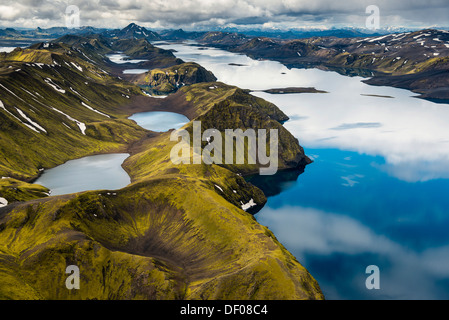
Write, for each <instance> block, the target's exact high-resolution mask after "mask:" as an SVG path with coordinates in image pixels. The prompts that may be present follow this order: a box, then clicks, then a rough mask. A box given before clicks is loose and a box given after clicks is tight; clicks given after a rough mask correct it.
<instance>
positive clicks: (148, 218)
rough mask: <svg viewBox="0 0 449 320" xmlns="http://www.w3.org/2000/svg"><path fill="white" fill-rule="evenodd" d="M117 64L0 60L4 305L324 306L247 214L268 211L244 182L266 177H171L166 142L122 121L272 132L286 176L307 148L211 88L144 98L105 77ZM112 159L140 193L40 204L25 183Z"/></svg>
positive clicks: (60, 54) (236, 94) (240, 97)
mask: <svg viewBox="0 0 449 320" xmlns="http://www.w3.org/2000/svg"><path fill="white" fill-rule="evenodd" d="M72 40H76V39H72ZM78 40H79V39H78ZM90 41H92V42H90ZM143 41H145V40H143ZM108 46H109V47H108ZM138 46H139V44H137V47H138ZM96 47H97V48H98V49H95V48H96ZM83 48H85V49H83ZM149 48H150V47H149ZM109 50H115V49H114V48H113V47H111V46H110V44H108V43H103V40H102V39H100V38H97V37H95V38H91V39H90V40H89V41H81V42H79V41H77V42H74V43H73V44H72V45H69V44H66V43H64V42H63V41H59V42H53V43H48V44H46V43H44V44H38V45H36V46H35V47H33V48H29V49H25V50H16V51H13V52H11V53H10V54H8V55H5V56H3V57H2V59H1V62H0V100H1V105H0V113H1V114H2V117H1V118H0V119H1V122H0V125H1V129H2V130H1V131H0V134H1V140H0V150H1V152H2V159H1V161H2V162H0V164H1V166H0V170H1V171H0V174H1V175H2V176H5V177H8V176H9V177H15V178H18V179H14V178H6V179H2V180H0V181H1V183H0V196H5V197H7V198H8V201H9V205H7V206H5V207H1V208H0V298H1V299H321V298H323V295H322V293H321V291H320V289H319V286H318V284H317V283H316V281H315V280H314V279H313V277H312V276H311V275H310V274H309V273H308V272H307V270H306V269H304V267H302V266H301V265H300V263H299V262H298V261H297V260H296V259H295V258H294V257H293V256H292V255H291V254H290V253H289V252H288V251H287V250H286V249H285V248H284V247H283V246H282V245H281V244H280V243H279V242H278V241H277V240H276V238H275V237H274V235H273V234H272V233H271V232H270V231H269V230H268V229H267V228H266V227H263V226H261V225H260V224H258V223H257V221H256V220H255V219H254V218H253V217H252V216H251V215H250V214H249V213H247V212H245V211H244V210H243V209H244V208H246V206H245V205H246V204H248V203H256V204H258V205H262V204H263V203H264V202H265V201H266V197H265V195H264V194H263V193H262V191H261V190H259V189H258V188H256V187H254V186H253V185H251V184H249V183H248V182H246V181H245V179H244V178H243V177H242V176H241V175H240V174H241V173H249V172H252V171H254V170H255V169H256V168H257V167H258V165H256V166H255V167H251V168H249V167H246V166H240V167H239V166H236V167H233V166H226V167H224V166H218V165H206V164H198V165H188V164H180V165H175V164H173V163H172V162H171V161H170V150H172V148H173V146H174V145H175V144H176V143H177V142H175V141H171V140H170V134H171V132H167V133H162V134H156V133H151V132H149V131H147V130H144V129H142V128H140V127H138V126H137V125H136V124H135V123H134V122H132V121H130V120H127V119H126V117H127V116H129V115H130V114H131V113H132V112H134V111H136V110H138V111H144V110H148V111H149V110H155V109H157V108H161V109H164V110H166V111H178V112H181V113H184V114H186V115H188V117H189V118H190V119H191V120H201V121H203V122H204V124H205V126H204V128H206V127H207V126H211V127H214V128H221V127H220V126H222V125H226V126H229V127H228V128H234V129H237V128H243V129H244V128H249V127H254V128H277V129H278V130H279V131H280V132H281V134H280V141H281V142H280V144H281V145H282V146H283V147H282V148H281V150H282V152H281V158H282V164H283V166H284V167H285V168H286V167H296V166H304V165H305V163H306V162H304V161H306V159H307V157H306V156H305V155H304V153H303V150H302V148H301V147H300V146H299V144H298V142H297V140H296V139H294V138H293V137H292V136H291V135H290V134H289V133H288V131H286V130H285V129H284V128H283V127H282V125H281V124H280V121H284V120H286V119H287V117H286V116H285V114H283V113H282V111H280V110H279V109H278V108H277V107H276V106H274V105H273V104H270V103H268V102H266V101H264V100H263V99H260V98H256V97H253V96H251V95H250V94H249V93H248V92H247V91H245V90H241V89H239V88H236V87H231V86H226V85H224V84H221V83H217V82H208V83H200V84H194V85H190V86H185V87H183V88H181V89H180V90H178V92H177V93H175V94H173V95H170V96H169V97H168V98H166V99H164V100H161V99H154V98H150V97H147V96H145V95H144V94H143V93H142V90H141V89H140V88H139V87H137V86H134V85H132V84H131V83H129V82H126V81H122V80H120V79H119V78H117V76H114V75H113V73H112V72H110V71H109V69H106V67H107V66H108V64H109V62H108V61H107V59H104V60H103V61H104V64H103V62H101V56H104V55H105V54H106V53H107V52H110V51H109ZM137 51H139V50H137ZM103 67H104V68H103ZM162 101H163V102H162ZM177 102H179V103H177ZM222 121H223V122H222ZM190 125H191V123H190V124H187V125H186V128H187V129H188V128H189V126H190ZM118 150H120V151H127V152H129V153H131V157H130V158H128V159H127V160H126V161H125V163H124V164H123V167H124V168H125V170H126V171H127V172H128V173H129V175H130V177H131V179H132V184H131V185H129V186H128V187H126V188H123V189H121V190H114V191H112V190H97V191H90V192H83V193H78V194H72V195H64V196H57V197H46V196H47V195H48V190H47V189H45V188H40V187H38V186H34V188H33V186H32V185H29V184H27V183H25V182H24V181H26V180H28V179H32V178H33V177H35V176H36V175H37V174H38V173H39V171H40V169H42V168H43V167H44V168H49V167H52V166H56V165H58V164H60V163H62V162H64V161H66V160H69V159H73V158H77V157H80V156H83V155H89V154H95V153H104V152H112V151H118ZM284 167H282V168H284ZM239 173H240V174H239ZM19 180H20V181H19ZM41 196H42V197H44V196H45V198H41ZM30 199H32V200H30ZM26 200H29V201H26ZM68 265H77V266H78V267H79V268H80V275H81V288H80V289H79V290H68V289H67V288H66V286H65V279H66V277H67V274H66V273H65V269H66V267H67V266H68Z"/></svg>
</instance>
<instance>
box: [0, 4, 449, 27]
mask: <svg viewBox="0 0 449 320" xmlns="http://www.w3.org/2000/svg"><path fill="white" fill-rule="evenodd" d="M69 5H75V6H77V7H78V8H79V17H80V24H81V25H86V26H87V25H89V26H94V27H106V28H122V27H124V26H126V25H128V24H129V23H130V22H136V23H138V24H139V25H142V26H145V27H147V28H153V29H158V28H183V29H186V30H207V29H214V28H217V27H220V28H225V27H236V28H241V29H245V28H247V29H248V28H264V29H272V28H278V29H292V28H324V29H327V28H332V27H337V28H338V27H349V26H351V27H361V28H363V27H365V25H366V23H365V22H366V19H367V17H368V16H369V14H367V13H366V8H367V6H369V5H376V6H377V7H378V8H379V11H380V16H379V18H380V20H379V21H380V28H382V29H387V28H391V27H414V28H425V27H447V26H448V25H449V22H448V17H449V1H448V0H427V1H423V0H345V1H336V0H313V1H311V0H202V1H200V0H182V1H181V0H176V1H172V0H93V1H92V0H66V1H62V0H0V26H1V27H15V28H18V27H25V28H36V27H38V26H39V27H54V26H65V24H66V8H67V7H68V6H69Z"/></svg>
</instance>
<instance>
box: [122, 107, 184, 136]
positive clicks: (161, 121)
mask: <svg viewBox="0 0 449 320" xmlns="http://www.w3.org/2000/svg"><path fill="white" fill-rule="evenodd" d="M128 119H131V120H134V121H135V122H136V123H137V124H138V125H139V126H141V127H142V128H145V129H147V130H151V131H156V132H165V131H168V130H170V129H179V128H181V127H182V126H184V125H185V124H186V123H188V122H190V120H189V118H187V117H186V116H184V115H182V114H179V113H175V112H165V111H150V112H139V113H135V114H133V115H132V116H131V117H129V118H128Z"/></svg>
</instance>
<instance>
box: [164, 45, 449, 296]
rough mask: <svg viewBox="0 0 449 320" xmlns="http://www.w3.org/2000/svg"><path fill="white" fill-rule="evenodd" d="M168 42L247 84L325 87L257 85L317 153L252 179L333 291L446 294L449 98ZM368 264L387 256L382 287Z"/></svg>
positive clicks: (275, 225) (280, 230) (381, 263)
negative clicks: (290, 90) (297, 165)
mask: <svg viewBox="0 0 449 320" xmlns="http://www.w3.org/2000/svg"><path fill="white" fill-rule="evenodd" d="M192 44H193V45H192ZM156 45H158V44H157V43H156ZM160 46H161V47H162V48H164V49H175V50H176V52H174V54H175V55H176V56H177V57H179V58H181V59H183V60H184V61H195V62H197V63H199V64H201V65H203V66H204V67H205V68H207V69H209V70H211V71H212V72H213V73H214V74H215V76H216V77H217V78H218V80H219V81H222V82H224V83H227V84H231V85H237V86H239V87H241V88H247V89H252V90H264V89H271V88H284V87H292V86H294V87H315V88H317V89H320V90H325V91H327V92H328V93H325V94H309V93H304V94H268V93H264V92H253V94H254V95H256V96H259V97H262V98H264V99H266V100H268V101H271V102H273V103H275V104H276V105H277V106H278V107H279V108H280V109H282V110H283V111H284V112H285V113H286V114H287V115H288V116H289V117H290V120H289V121H288V122H286V123H285V124H284V126H285V127H286V128H287V129H288V130H289V131H290V132H292V134H293V135H294V136H295V137H297V138H298V139H299V142H300V144H301V145H302V146H303V147H304V149H305V152H306V154H307V155H309V156H310V157H311V158H313V159H314V162H313V163H312V164H311V165H309V166H307V167H306V169H305V172H304V173H302V174H301V175H299V176H298V173H297V174H291V173H289V172H287V173H285V172H284V173H282V172H280V173H278V174H277V175H276V176H273V177H265V178H264V179H265V180H264V179H261V180H260V181H257V180H254V181H252V182H253V183H254V184H256V185H258V183H259V186H261V188H263V189H264V191H265V192H266V194H268V195H269V197H268V202H267V204H266V205H265V207H264V208H263V209H262V210H261V211H260V212H259V213H257V215H256V219H257V220H258V221H259V222H260V223H261V224H263V225H266V226H268V227H269V228H270V229H271V230H272V231H273V232H274V234H275V235H276V237H277V238H278V239H279V240H280V242H281V243H282V244H283V245H284V246H285V247H286V248H287V249H288V250H289V251H290V252H291V253H292V254H293V255H295V256H296V257H297V259H298V260H299V261H300V262H301V263H302V264H303V265H304V266H305V267H306V268H307V269H308V270H309V271H310V272H311V274H312V275H313V276H314V277H315V278H316V279H317V281H318V282H319V284H320V286H321V288H322V290H323V292H324V294H325V297H326V298H327V299H449V233H448V232H447V230H448V227H449V197H448V196H447V192H448V190H449V126H448V125H447V123H448V120H447V119H449V105H448V104H436V103H433V102H430V101H426V100H422V99H417V98H415V97H414V94H413V93H412V92H410V91H408V90H402V89H396V88H391V87H374V86H368V85H366V84H364V83H363V82H362V80H363V78H361V77H348V76H342V75H340V74H338V73H335V72H326V71H322V70H318V69H307V70H305V69H288V68H287V67H285V66H283V65H281V64H279V63H277V62H274V61H256V60H252V59H250V58H248V57H246V56H244V55H239V54H235V53H231V52H227V51H223V50H219V49H215V48H206V49H205V50H204V48H202V49H201V50H200V48H199V47H196V46H195V45H194V43H188V45H185V44H161V45H160ZM230 63H233V64H238V65H240V66H235V65H229V64H230ZM382 96H383V97H382ZM385 96H389V97H391V98H385ZM368 265H377V266H378V267H379V270H380V289H379V290H376V289H373V290H368V289H367V287H366V286H365V280H366V279H367V277H368V275H367V274H365V269H366V267H367V266H368Z"/></svg>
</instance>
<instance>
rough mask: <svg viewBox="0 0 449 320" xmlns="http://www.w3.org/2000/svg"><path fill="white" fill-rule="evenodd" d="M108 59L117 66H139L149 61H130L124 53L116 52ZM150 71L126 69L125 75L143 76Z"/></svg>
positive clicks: (109, 55)
mask: <svg viewBox="0 0 449 320" xmlns="http://www.w3.org/2000/svg"><path fill="white" fill-rule="evenodd" d="M106 57H107V58H108V59H109V60H111V61H112V62H113V63H115V64H128V63H129V64H139V63H141V62H145V61H148V60H140V59H130V57H129V56H127V55H126V54H124V53H123V52H116V53H111V54H107V55H106ZM147 71H149V69H142V68H134V69H126V70H123V71H122V72H123V74H142V73H145V72H147Z"/></svg>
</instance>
